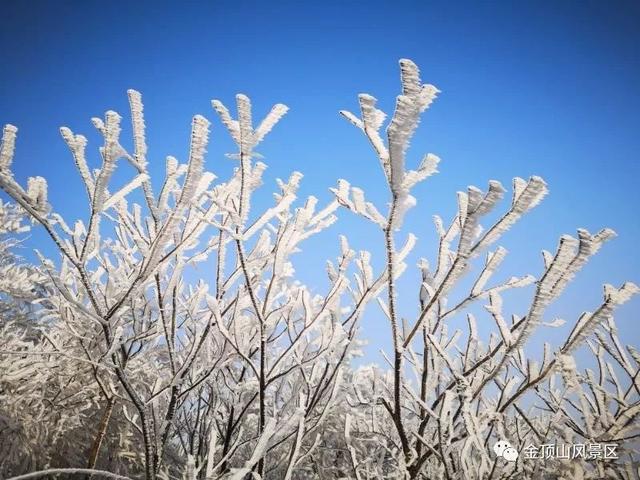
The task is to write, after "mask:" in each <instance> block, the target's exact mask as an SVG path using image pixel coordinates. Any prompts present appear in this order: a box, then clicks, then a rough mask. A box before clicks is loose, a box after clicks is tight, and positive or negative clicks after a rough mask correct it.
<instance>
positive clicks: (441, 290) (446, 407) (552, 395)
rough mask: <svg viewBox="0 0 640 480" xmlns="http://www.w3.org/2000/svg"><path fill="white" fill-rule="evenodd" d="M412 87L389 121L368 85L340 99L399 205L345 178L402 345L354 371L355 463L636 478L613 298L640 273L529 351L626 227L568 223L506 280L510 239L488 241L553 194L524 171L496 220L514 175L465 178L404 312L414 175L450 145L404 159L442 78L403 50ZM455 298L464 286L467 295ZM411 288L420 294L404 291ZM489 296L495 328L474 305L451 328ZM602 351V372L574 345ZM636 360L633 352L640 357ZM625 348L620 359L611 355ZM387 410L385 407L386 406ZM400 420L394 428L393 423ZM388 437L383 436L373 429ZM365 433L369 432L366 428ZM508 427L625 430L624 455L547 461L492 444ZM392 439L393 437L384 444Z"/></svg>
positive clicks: (588, 437) (359, 469) (350, 424)
mask: <svg viewBox="0 0 640 480" xmlns="http://www.w3.org/2000/svg"><path fill="white" fill-rule="evenodd" d="M400 69H401V80H402V92H401V94H400V95H399V96H398V97H397V98H396V108H395V112H394V113H393V116H392V118H391V120H390V122H389V124H388V127H387V128H386V132H385V134H386V135H385V137H386V141H385V140H384V139H383V134H382V133H381V127H382V125H383V123H384V120H385V118H386V115H385V113H384V112H382V111H380V110H379V109H377V108H376V106H375V105H376V99H375V98H373V97H372V96H370V95H366V94H364V95H360V96H359V104H360V110H361V115H360V117H358V116H356V115H354V114H352V113H350V112H347V111H343V112H341V113H342V114H343V116H345V117H346V118H347V119H348V120H349V121H350V122H351V123H352V124H354V125H355V126H356V127H357V128H358V129H360V130H361V131H362V132H363V133H364V135H365V136H366V138H367V139H368V140H369V142H370V143H371V145H372V146H373V150H374V152H375V154H376V156H377V157H378V159H379V162H380V164H381V166H382V169H383V171H384V174H385V178H386V181H387V187H388V192H389V198H390V202H389V206H388V209H387V212H386V214H381V213H379V211H378V210H377V209H376V207H375V206H374V205H372V204H371V203H369V202H365V200H364V197H363V193H362V191H361V190H360V189H357V188H354V187H351V186H350V185H349V184H348V183H347V182H344V181H343V182H342V184H341V186H340V188H339V189H338V190H337V191H336V195H337V197H338V198H339V199H340V201H341V203H342V204H343V205H344V206H345V207H347V208H348V209H349V210H351V211H353V212H354V213H356V214H359V215H361V216H363V217H365V218H367V219H369V220H371V221H372V222H373V223H374V224H376V225H377V226H378V228H379V229H380V231H381V240H383V241H384V245H385V249H386V257H387V272H388V275H386V276H385V290H386V293H385V298H384V299H378V302H379V303H380V306H381V307H382V310H383V312H384V314H385V316H386V317H387V319H388V320H389V325H390V331H391V336H392V342H393V354H392V356H391V358H390V359H389V364H390V368H391V370H390V372H376V371H375V370H371V369H363V370H361V371H359V372H357V373H356V378H357V380H356V381H354V382H352V385H353V388H352V391H351V393H350V395H349V397H348V398H349V404H350V405H351V406H352V407H353V408H352V410H351V412H350V414H349V416H348V418H347V420H346V424H345V438H346V439H347V442H348V448H349V456H350V459H351V463H352V474H353V476H354V477H355V478H359V479H360V478H402V479H404V478H444V479H453V478H459V479H476V478H477V479H484V478H505V476H506V477H508V478H547V477H545V475H547V476H550V477H548V478H566V479H569V478H572V479H574V478H605V477H606V478H629V479H631V478H637V477H636V476H637V474H638V472H637V471H634V469H637V464H636V463H637V461H638V452H637V449H636V447H635V446H634V444H635V442H634V440H633V439H635V438H636V437H637V435H638V434H640V431H639V429H638V427H637V425H638V414H639V413H640V396H639V394H640V390H639V389H638V387H639V384H638V372H639V365H640V363H639V362H638V360H640V359H639V358H638V356H637V352H636V350H635V349H634V348H633V347H630V346H629V347H627V348H624V347H623V346H622V344H621V343H620V342H619V340H618V339H617V337H616V333H615V332H616V329H615V324H614V322H613V312H614V310H615V308H616V307H617V306H619V305H621V304H623V303H624V302H626V301H627V300H629V298H630V297H631V296H633V295H635V294H636V293H638V287H637V286H636V285H634V284H633V283H625V284H624V285H622V286H621V287H620V288H615V287H613V286H611V285H605V287H604V298H603V300H602V301H601V303H600V304H599V305H598V306H597V307H596V308H595V310H594V311H593V312H586V313H584V314H583V315H582V316H581V317H580V318H579V319H578V320H577V321H576V323H575V325H574V328H573V329H572V331H571V333H570V335H569V336H568V338H566V340H565V341H564V343H562V344H560V345H558V346H551V345H549V344H545V346H544V355H543V358H538V359H533V358H528V357H527V355H526V354H525V351H526V344H527V340H528V339H529V338H530V336H531V334H532V332H533V331H534V330H535V329H536V328H538V327H540V326H546V327H554V326H558V325H559V323H558V322H555V323H554V322H551V323H545V310H546V309H547V307H548V306H549V305H550V304H551V303H552V302H553V301H554V300H555V299H556V298H557V297H558V296H559V295H560V294H561V293H562V291H563V290H564V288H565V287H566V285H567V284H568V283H569V282H570V281H571V279H572V278H573V277H574V276H575V275H576V274H577V273H578V271H579V270H580V269H581V268H582V267H583V266H584V264H585V263H586V262H587V261H588V260H589V258H590V257H591V256H592V255H594V254H595V253H596V252H597V251H598V250H599V249H600V247H601V246H602V244H603V243H605V242H606V241H608V240H609V239H611V238H612V237H613V236H614V235H615V234H614V232H613V231H612V230H610V229H603V230H601V231H600V232H598V233H596V234H591V233H589V232H588V231H586V230H583V229H580V230H578V235H577V238H574V237H572V236H569V235H565V236H563V237H562V238H561V239H560V242H559V245H558V247H557V249H556V252H555V254H551V253H550V252H547V251H543V259H544V268H543V272H542V274H541V275H540V276H538V277H534V276H532V275H526V276H522V277H512V278H510V279H509V280H507V281H506V282H503V283H498V284H493V283H492V282H491V279H492V276H493V274H494V272H495V271H496V269H497V268H498V267H499V266H500V263H501V262H502V261H503V260H504V258H505V256H506V254H507V251H506V249H504V248H503V247H500V246H498V247H497V248H495V249H494V250H492V251H488V250H489V249H490V248H491V247H492V246H494V245H495V244H496V243H497V242H498V241H499V240H500V237H501V236H502V234H503V233H504V232H505V231H506V230H507V229H509V228H510V227H511V226H512V225H513V224H514V223H516V222H517V221H518V220H520V218H521V217H522V216H523V215H525V214H526V213H527V212H528V211H529V210H531V209H532V208H534V207H535V206H536V205H537V204H538V203H539V202H540V201H541V200H542V199H543V197H544V196H545V195H546V194H547V185H546V183H545V182H544V180H542V179H541V178H540V177H531V178H530V179H529V180H523V179H521V178H515V179H514V181H513V193H512V196H511V201H510V202H509V204H508V205H507V208H506V210H505V211H504V213H503V214H502V215H501V216H500V217H499V219H498V220H497V221H496V222H495V223H493V224H492V225H490V226H489V227H488V228H483V227H482V225H481V221H482V219H483V217H485V216H486V215H487V214H488V213H490V212H491V211H493V210H494V209H495V208H498V205H499V204H500V201H501V200H502V198H503V195H504V193H505V188H504V187H503V186H502V185H501V184H500V183H499V182H497V181H495V180H493V181H490V182H489V185H488V188H487V189H486V191H482V190H481V189H479V188H477V187H473V186H472V187H469V188H468V190H467V191H466V192H458V194H457V201H458V210H457V214H456V215H455V217H454V218H453V219H452V220H451V222H450V223H449V224H448V226H447V225H446V224H445V222H444V221H443V220H442V219H441V218H440V217H438V216H435V217H434V222H435V227H436V230H437V233H438V236H439V243H438V248H437V254H436V261H435V266H434V267H433V268H431V267H430V265H429V262H428V261H427V260H426V259H422V260H421V261H420V263H419V264H418V268H419V269H420V271H421V276H422V282H421V284H420V285H419V287H418V288H417V291H416V292H415V297H414V298H416V303H417V308H416V311H417V314H416V316H415V318H414V319H404V318H402V319H401V318H400V317H399V315H398V311H397V303H398V302H399V301H400V298H399V297H398V295H397V292H396V281H397V279H398V277H399V276H400V275H401V274H402V273H403V272H404V270H405V268H406V267H405V264H404V263H403V262H402V258H403V257H404V256H405V255H406V251H407V250H408V249H411V248H412V247H413V244H414V243H415V239H414V236H413V235H412V234H411V233H408V234H404V236H405V239H406V240H405V244H404V246H403V247H401V248H400V249H398V248H397V247H396V237H397V236H398V235H399V233H398V232H402V221H403V218H404V216H405V214H406V211H407V210H408V209H409V208H411V207H412V206H414V205H415V203H416V200H415V199H414V197H412V195H411V188H412V187H413V186H414V185H415V184H416V183H418V182H420V181H423V180H424V179H426V178H427V177H429V176H430V175H431V174H433V173H435V171H436V166H437V164H438V162H439V159H438V158H437V157H436V156H434V155H431V154H429V155H426V156H425V157H424V159H423V160H422V162H421V163H420V165H419V167H418V169H417V170H407V169H406V167H405V163H406V161H405V158H406V152H407V149H408V146H409V141H410V139H411V137H412V136H413V134H414V132H415V130H416V128H417V126H418V123H419V120H420V116H421V114H422V113H423V112H424V111H425V110H426V109H427V108H428V107H429V105H430V104H431V102H432V101H433V100H434V98H435V96H436V94H437V93H438V90H437V89H436V88H435V87H434V86H433V85H428V84H427V85H423V84H422V82H421V80H420V74H419V70H418V67H417V66H416V65H415V64H414V63H413V62H411V61H410V60H401V61H400ZM484 252H487V253H486V259H485V262H484V264H482V265H481V266H480V268H479V269H478V271H477V273H476V274H474V275H475V280H474V281H473V285H472V287H471V289H470V291H469V292H467V293H466V294H465V295H464V296H463V297H462V298H461V299H457V300H456V301H455V302H451V303H449V302H447V299H448V298H449V297H450V294H452V293H454V287H456V285H458V283H459V281H460V280H461V279H462V277H463V276H464V275H465V274H470V272H471V270H472V269H473V267H474V262H473V260H474V258H475V257H478V256H479V255H481V254H483V253H484ZM531 284H533V285H534V289H533V295H532V298H531V300H530V303H529V306H528V307H527V308H525V309H523V311H521V312H517V313H513V314H511V315H509V314H507V313H506V312H504V310H503V302H502V295H504V294H505V292H507V291H509V290H510V289H514V288H521V287H525V286H527V285H531ZM454 298H456V296H454ZM402 301H404V302H407V301H409V300H408V299H404V298H403V299H402ZM477 302H480V303H483V304H486V305H485V309H486V311H487V315H488V316H489V317H491V318H492V319H493V321H494V322H495V326H496V330H495V332H496V333H495V334H492V335H491V336H490V337H489V338H488V339H485V340H484V341H483V339H481V338H480V337H479V335H478V328H477V324H476V319H475V317H474V315H473V314H472V313H467V323H468V329H467V331H466V332H463V331H462V330H455V331H453V332H451V331H449V328H448V324H449V323H450V321H451V319H452V318H453V317H454V316H456V315H458V314H460V313H462V312H463V311H464V310H465V309H467V308H468V307H469V306H471V305H472V304H474V303H477ZM585 342H586V343H587V344H588V346H589V348H590V349H591V350H592V351H593V353H594V354H595V355H596V356H597V359H598V365H599V370H600V371H599V374H595V373H594V372H592V371H590V370H586V371H585V372H584V373H578V371H577V368H576V364H575V361H574V358H573V355H574V353H575V352H576V351H577V350H578V349H579V348H580V347H581V346H583V345H584V344H585ZM629 356H631V358H632V359H633V360H631V359H630V358H629ZM611 362H613V363H614V364H612V363H611ZM385 414H386V416H387V418H384V416H385ZM391 432H393V433H391ZM373 438H378V439H379V442H378V443H375V442H374V443H372V442H371V441H372V439H373ZM358 439H362V440H361V441H359V440H358ZM499 439H501V440H506V441H509V442H510V443H511V444H512V445H515V446H516V450H518V451H520V452H522V451H523V450H524V449H525V447H526V446H528V445H529V444H533V445H541V444H547V443H554V442H556V443H560V444H564V443H566V444H572V443H573V444H590V443H598V444H602V443H618V444H621V445H620V448H621V451H622V452H623V453H622V454H621V457H620V460H619V461H615V462H613V461H604V460H603V459H602V458H599V459H597V460H595V461H581V459H578V460H577V461H576V460H562V459H552V460H548V461H547V460H545V461H544V462H540V461H538V462H536V461H535V460H529V461H528V462H527V461H523V460H522V459H520V460H518V461H517V462H515V463H511V462H508V461H505V460H504V459H502V458H496V456H495V455H493V454H492V452H491V450H490V449H489V448H488V447H489V446H491V445H492V444H493V443H494V442H496V441H498V440H499ZM376 445H382V448H373V447H374V446H376Z"/></svg>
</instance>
